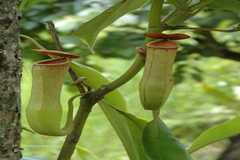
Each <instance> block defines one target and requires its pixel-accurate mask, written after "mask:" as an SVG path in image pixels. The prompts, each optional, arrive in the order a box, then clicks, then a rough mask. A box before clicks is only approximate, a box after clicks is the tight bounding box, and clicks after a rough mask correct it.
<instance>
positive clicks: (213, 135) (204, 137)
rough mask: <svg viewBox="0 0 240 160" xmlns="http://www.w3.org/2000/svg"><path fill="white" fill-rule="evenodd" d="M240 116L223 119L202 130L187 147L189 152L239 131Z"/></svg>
mask: <svg viewBox="0 0 240 160" xmlns="http://www.w3.org/2000/svg"><path fill="white" fill-rule="evenodd" d="M239 124H240V117H236V118H234V119H232V120H228V121H225V122H224V123H221V124H218V125H215V126H213V127H211V128H209V129H207V130H206V131H204V132H203V133H202V134H201V135H200V136H199V137H197V138H196V139H195V140H194V142H193V143H192V145H191V147H190V148H189V151H190V152H195V151H197V150H199V149H201V148H203V147H205V146H207V145H209V144H212V143H215V142H217V141H220V140H223V139H225V138H229V137H232V136H234V135H237V134H239V133H240V125H239Z"/></svg>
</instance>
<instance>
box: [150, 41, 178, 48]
mask: <svg viewBox="0 0 240 160" xmlns="http://www.w3.org/2000/svg"><path fill="white" fill-rule="evenodd" d="M146 46H147V47H151V48H161V49H177V48H178V45H177V43H176V42H173V41H153V42H149V43H147V44H146Z"/></svg>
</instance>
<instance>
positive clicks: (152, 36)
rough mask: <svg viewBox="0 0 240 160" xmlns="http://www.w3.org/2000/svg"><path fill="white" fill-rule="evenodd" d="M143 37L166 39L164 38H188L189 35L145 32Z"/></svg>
mask: <svg viewBox="0 0 240 160" xmlns="http://www.w3.org/2000/svg"><path fill="white" fill-rule="evenodd" d="M145 37H148V38H153V39H166V40H183V39H188V38H190V36H189V35H186V34H180V33H176V34H164V33H146V34H145Z"/></svg>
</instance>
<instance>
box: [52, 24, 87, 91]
mask: <svg viewBox="0 0 240 160" xmlns="http://www.w3.org/2000/svg"><path fill="white" fill-rule="evenodd" d="M47 24H48V29H49V32H50V34H51V36H52V39H53V41H54V43H55V46H56V48H57V49H58V50H60V51H64V49H63V47H62V45H61V42H60V40H59V37H58V34H57V31H56V29H55V26H54V23H53V22H47ZM68 72H69V74H70V76H71V78H72V80H73V81H74V82H77V81H78V79H79V77H78V76H77V74H76V73H75V72H74V71H73V70H72V69H71V68H69V70H68ZM75 84H76V86H77V88H78V90H79V92H80V94H81V95H84V94H85V89H84V85H83V84H82V83H75Z"/></svg>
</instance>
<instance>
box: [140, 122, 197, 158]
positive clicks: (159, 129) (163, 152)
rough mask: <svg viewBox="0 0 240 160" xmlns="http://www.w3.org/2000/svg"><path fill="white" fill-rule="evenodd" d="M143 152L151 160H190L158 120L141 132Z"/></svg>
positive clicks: (150, 123) (180, 145)
mask: <svg viewBox="0 0 240 160" xmlns="http://www.w3.org/2000/svg"><path fill="white" fill-rule="evenodd" d="M143 144H144V148H145V151H146V152H147V153H148V155H149V156H150V157H151V158H152V159H153V160H191V159H192V158H191V157H190V155H189V154H188V153H187V151H186V150H185V148H184V147H183V146H182V144H180V143H179V142H178V140H177V139H176V138H175V137H174V136H173V135H172V133H171V132H170V130H169V129H168V128H167V126H166V125H165V124H164V123H163V121H161V120H160V119H156V120H153V121H151V122H149V123H148V124H147V125H146V127H145V128H144V131H143Z"/></svg>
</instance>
